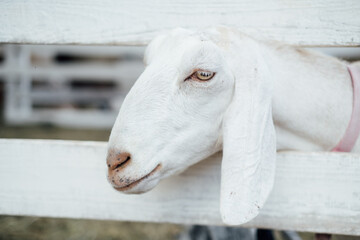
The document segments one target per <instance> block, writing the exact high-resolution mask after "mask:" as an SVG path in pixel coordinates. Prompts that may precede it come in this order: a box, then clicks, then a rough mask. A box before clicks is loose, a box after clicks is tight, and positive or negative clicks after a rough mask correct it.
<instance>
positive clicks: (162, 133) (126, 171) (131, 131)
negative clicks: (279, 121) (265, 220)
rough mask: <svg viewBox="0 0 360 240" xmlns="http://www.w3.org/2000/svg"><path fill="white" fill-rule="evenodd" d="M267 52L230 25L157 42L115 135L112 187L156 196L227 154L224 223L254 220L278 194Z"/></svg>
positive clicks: (180, 32) (223, 181)
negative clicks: (166, 181) (177, 176)
mask: <svg viewBox="0 0 360 240" xmlns="http://www.w3.org/2000/svg"><path fill="white" fill-rule="evenodd" d="M205 36H206V37H205ZM219 38H221V39H223V40H219ZM215 42H216V43H215ZM262 50H263V48H262V46H261V45H260V44H259V43H258V42H256V41H254V40H253V39H251V38H249V37H246V36H244V35H241V34H239V33H238V32H236V31H233V30H230V29H220V30H219V31H217V30H210V31H208V32H206V34H205V33H203V34H194V33H192V32H190V31H186V30H174V31H172V32H170V33H169V34H167V35H162V36H159V37H157V38H155V39H154V40H153V41H152V42H151V44H150V45H149V46H148V48H147V51H146V54H145V62H146V64H147V67H146V69H145V71H144V72H143V74H142V75H141V76H140V77H139V79H138V80H137V82H136V83H135V85H134V86H133V88H132V89H131V91H130V92H129V94H128V95H127V97H126V99H125V101H124V103H123V105H122V107H121V110H120V113H119V116H118V118H117V120H116V123H115V125H114V128H113V130H112V133H111V136H110V140H109V152H108V158H107V163H108V167H109V173H108V178H109V181H110V182H111V184H112V185H113V187H114V188H116V189H117V190H119V191H123V192H126V193H140V192H145V191H148V190H150V189H151V188H153V187H154V186H155V185H156V184H157V183H158V182H159V180H160V179H162V178H164V177H167V176H169V175H172V174H174V173H178V172H180V171H182V170H184V169H186V168H187V167H188V166H190V165H192V164H194V163H196V162H198V161H200V160H202V159H205V158H206V157H208V156H210V155H211V154H213V153H215V152H217V151H219V150H221V149H222V150H223V159H222V166H221V168H222V169H221V194H220V196H221V199H220V202H221V205H220V211H221V214H222V219H223V221H224V222H225V223H228V224H241V223H244V222H247V221H249V220H251V219H252V218H254V217H255V216H256V215H257V214H258V212H259V209H260V208H261V207H262V206H263V204H264V203H265V200H266V199H267V196H268V195H269V193H270V190H271V188H272V185H273V178H274V171H275V156H276V154H275V153H276V145H275V143H276V142H275V131H274V126H273V121H272V115H271V96H272V81H271V72H270V71H269V69H268V67H267V64H266V61H265V59H264V57H263V52H262Z"/></svg>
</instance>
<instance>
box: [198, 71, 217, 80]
mask: <svg viewBox="0 0 360 240" xmlns="http://www.w3.org/2000/svg"><path fill="white" fill-rule="evenodd" d="M214 75H215V73H213V72H208V71H197V72H195V74H194V77H195V78H197V79H198V80H200V81H208V80H210V79H211V78H212V77H213V76H214Z"/></svg>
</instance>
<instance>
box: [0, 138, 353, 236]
mask: <svg viewBox="0 0 360 240" xmlns="http://www.w3.org/2000/svg"><path fill="white" fill-rule="evenodd" d="M105 156H106V143H104V142H77V141H54V140H8V139H1V140H0V166H1V168H0V199H1V200H0V214H10V215H35V216H50V217H66V218H89V219H113V220H126V221H146V222H172V223H182V224H195V223H197V224H214V225H221V224H222V223H221V219H220V213H219V191H220V190H219V187H220V163H221V160H220V159H221V154H217V155H215V156H213V157H211V158H209V159H207V160H204V161H203V162H201V163H199V164H197V165H195V166H193V167H191V168H190V169H188V170H187V171H185V172H184V173H182V174H181V175H179V176H174V177H171V178H169V179H165V180H163V181H162V182H161V183H160V184H159V186H157V187H156V188H155V189H153V190H152V191H150V192H148V193H146V194H143V195H125V194H122V193H119V192H116V191H115V190H114V189H112V188H111V186H110V184H108V183H107V180H106V164H105ZM277 161H278V162H277V171H276V179H275V187H274V189H273V192H272V194H271V196H270V198H269V200H268V201H267V203H266V205H265V207H264V209H263V210H262V211H261V213H260V215H259V216H258V217H257V218H256V219H255V220H253V221H251V222H250V223H248V224H246V225H245V226H247V227H263V228H275V229H289V230H297V231H315V232H327V233H338V234H350V235H360V174H359V172H360V155H356V154H346V153H320V152H319V153H314V152H309V153H304V152H282V153H279V154H278V157H277Z"/></svg>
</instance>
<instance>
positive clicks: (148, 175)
mask: <svg viewBox="0 0 360 240" xmlns="http://www.w3.org/2000/svg"><path fill="white" fill-rule="evenodd" d="M160 168H161V164H160V163H159V164H158V165H157V166H156V167H155V168H154V169H153V170H152V171H151V172H149V173H148V174H146V175H145V176H144V177H142V178H139V179H138V180H135V181H133V182H131V183H129V184H128V185H126V186H123V187H114V188H115V189H116V190H118V191H126V190H129V189H131V188H133V187H135V186H136V185H138V184H139V183H140V182H141V181H143V180H145V179H147V178H148V177H150V176H152V175H153V174H154V173H155V172H156V171H158V170H159V169H160Z"/></svg>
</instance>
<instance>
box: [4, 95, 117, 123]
mask: <svg viewBox="0 0 360 240" xmlns="http://www.w3.org/2000/svg"><path fill="white" fill-rule="evenodd" d="M122 101H123V98H119V99H118V104H121V103H122ZM117 115H118V111H113V110H96V109H90V110H76V109H34V110H32V111H31V113H30V114H28V115H25V116H21V115H19V114H18V113H16V112H12V113H9V114H8V115H6V124H8V125H12V126H16V125H24V124H27V125H29V124H41V123H43V124H52V125H55V126H61V127H68V128H77V129H107V130H108V129H111V127H112V126H113V125H114V122H115V120H116V117H117Z"/></svg>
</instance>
